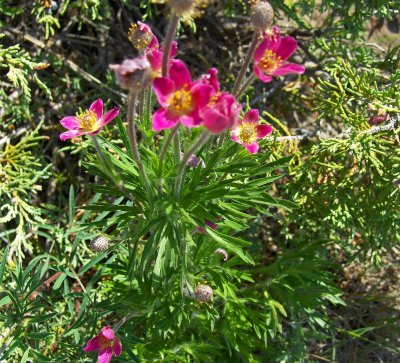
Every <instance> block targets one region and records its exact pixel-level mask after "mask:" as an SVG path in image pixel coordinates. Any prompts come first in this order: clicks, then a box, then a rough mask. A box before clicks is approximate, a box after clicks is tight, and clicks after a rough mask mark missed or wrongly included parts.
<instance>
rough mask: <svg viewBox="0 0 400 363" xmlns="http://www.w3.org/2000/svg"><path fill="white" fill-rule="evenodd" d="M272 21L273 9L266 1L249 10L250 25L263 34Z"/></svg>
mask: <svg viewBox="0 0 400 363" xmlns="http://www.w3.org/2000/svg"><path fill="white" fill-rule="evenodd" d="M273 20H274V9H273V8H272V6H271V4H270V3H269V2H268V1H260V2H259V3H257V4H255V5H254V6H253V7H252V9H251V24H252V25H253V27H254V29H255V30H257V31H259V32H260V33H264V32H265V31H266V30H267V29H268V28H270V27H271V25H272V21H273Z"/></svg>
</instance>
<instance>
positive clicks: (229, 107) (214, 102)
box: [200, 68, 241, 134]
mask: <svg viewBox="0 0 400 363" xmlns="http://www.w3.org/2000/svg"><path fill="white" fill-rule="evenodd" d="M217 75H218V70H217V69H216V68H211V69H210V70H209V71H208V74H206V75H204V76H203V77H202V78H201V80H200V81H201V82H202V83H203V84H206V85H209V86H211V87H212V89H213V96H212V97H211V98H210V101H209V102H208V104H207V106H206V107H204V108H203V109H202V110H201V111H200V114H201V116H202V117H203V120H204V121H203V125H204V127H206V128H207V129H208V130H209V131H211V132H212V133H214V134H219V133H221V132H223V131H225V130H227V129H229V128H231V127H232V126H234V125H235V124H236V123H237V122H238V121H239V113H240V109H241V106H240V105H239V104H238V103H237V102H236V99H235V97H234V96H233V95H231V94H230V93H227V92H220V87H219V82H218V78H217Z"/></svg>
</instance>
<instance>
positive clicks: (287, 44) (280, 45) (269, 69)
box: [253, 27, 305, 83]
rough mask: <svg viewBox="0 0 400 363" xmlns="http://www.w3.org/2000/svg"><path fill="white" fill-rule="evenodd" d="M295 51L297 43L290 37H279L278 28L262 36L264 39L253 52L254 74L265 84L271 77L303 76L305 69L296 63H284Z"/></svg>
mask: <svg viewBox="0 0 400 363" xmlns="http://www.w3.org/2000/svg"><path fill="white" fill-rule="evenodd" d="M296 49H297V42H296V40H295V39H294V38H292V37H283V38H282V37H281V34H280V32H279V28H278V27H273V29H272V31H270V32H266V33H265V34H264V39H263V40H262V41H261V43H260V44H259V45H258V47H257V48H256V50H255V52H254V66H253V71H254V74H255V75H256V76H257V78H259V79H260V80H261V81H263V82H265V83H267V82H271V81H272V77H277V76H285V75H287V74H292V73H296V74H303V73H304V70H305V68H304V67H303V66H302V65H300V64H296V63H286V60H287V59H288V58H289V57H290V56H291V55H292V54H293V53H294V52H295V50H296Z"/></svg>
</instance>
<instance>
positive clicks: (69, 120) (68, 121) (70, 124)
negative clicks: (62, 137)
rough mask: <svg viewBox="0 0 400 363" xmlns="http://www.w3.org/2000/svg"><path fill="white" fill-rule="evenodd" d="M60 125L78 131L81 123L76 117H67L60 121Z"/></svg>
mask: <svg viewBox="0 0 400 363" xmlns="http://www.w3.org/2000/svg"><path fill="white" fill-rule="evenodd" d="M60 124H61V125H63V126H64V127H65V128H66V129H70V130H73V129H76V128H78V127H79V121H78V119H77V118H76V117H75V116H67V117H64V118H63V119H61V120H60Z"/></svg>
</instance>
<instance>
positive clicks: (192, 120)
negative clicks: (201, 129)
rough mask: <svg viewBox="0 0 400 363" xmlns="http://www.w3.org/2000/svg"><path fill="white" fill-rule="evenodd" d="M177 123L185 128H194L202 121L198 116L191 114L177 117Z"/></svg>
mask: <svg viewBox="0 0 400 363" xmlns="http://www.w3.org/2000/svg"><path fill="white" fill-rule="evenodd" d="M179 122H180V123H181V124H182V125H185V126H186V127H196V126H200V125H201V124H202V122H203V119H202V118H201V117H200V116H199V115H198V114H192V115H187V116H181V117H179Z"/></svg>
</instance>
